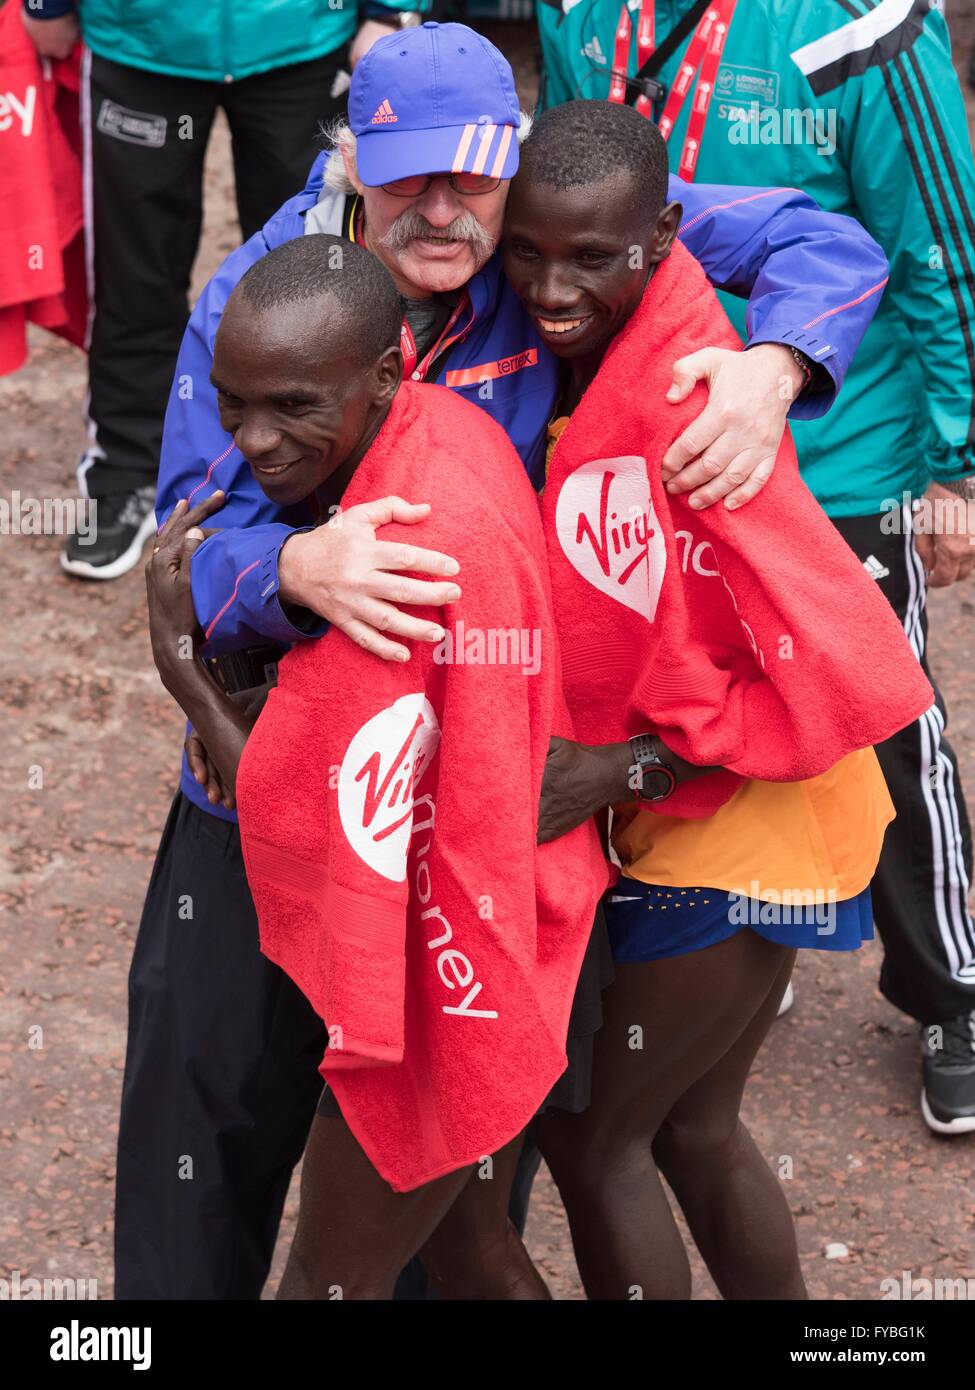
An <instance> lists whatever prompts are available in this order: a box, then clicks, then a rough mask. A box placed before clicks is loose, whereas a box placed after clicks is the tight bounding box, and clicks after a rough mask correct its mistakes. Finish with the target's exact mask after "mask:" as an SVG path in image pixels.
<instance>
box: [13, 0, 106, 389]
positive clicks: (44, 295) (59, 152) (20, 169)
mask: <svg viewBox="0 0 975 1390" xmlns="http://www.w3.org/2000/svg"><path fill="white" fill-rule="evenodd" d="M20 13H21V11H20V6H19V4H13V3H11V4H8V5H4V7H3V8H2V9H0V171H2V172H0V375H4V374H5V373H7V372H13V371H16V370H17V368H18V367H20V366H22V365H23V363H24V361H25V359H26V357H27V324H28V322H30V323H38V324H41V325H42V326H43V327H44V328H49V329H51V330H52V331H53V332H55V333H57V334H58V335H59V336H60V337H62V338H67V340H68V341H69V342H71V343H74V344H75V345H76V346H77V347H84V345H85V331H86V325H87V318H88V302H87V291H86V284H85V255H84V232H83V227H84V201H83V196H82V175H81V127H80V123H79V114H78V112H79V100H78V94H79V86H80V83H79V64H80V54H81V45H80V44H78V45H77V47H76V49H75V51H74V53H73V54H72V55H71V57H70V58H66V59H64V60H62V61H58V62H50V61H48V60H47V59H42V58H41V57H40V56H39V55H38V53H37V50H36V49H35V48H34V45H33V44H32V43H31V41H30V39H29V38H28V36H27V33H26V32H25V30H24V26H23V24H22V23H21V18H20Z"/></svg>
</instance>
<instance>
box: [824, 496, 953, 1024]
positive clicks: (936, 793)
mask: <svg viewBox="0 0 975 1390" xmlns="http://www.w3.org/2000/svg"><path fill="white" fill-rule="evenodd" d="M832 520H833V524H834V525H835V526H836V527H837V529H838V530H839V531H840V533H841V535H842V536H843V537H844V539H845V540H846V542H847V544H848V545H849V546H850V547H851V549H852V550H853V551H854V552H855V553H856V555H857V557H858V558H859V559H860V560H861V561H868V560H869V559H870V557H872V560H873V562H874V563H873V564H871V565H868V573H869V572H870V571H871V570H874V571H877V570H878V568H879V569H880V570H887V571H888V573H887V574H882V573H881V574H879V577H878V578H877V580H876V582H877V583H878V584H879V586H880V588H881V589H882V590H883V593H884V594H885V596H886V597H887V598H888V599H889V601H890V603H891V606H892V607H893V609H894V611H895V612H896V614H897V616H898V618H900V620H901V622H902V623H903V625H904V630H905V632H906V633H907V636H908V639H909V641H910V643H911V645H912V647H913V648H914V651H915V653H916V655H917V657H918V660H919V661H920V662H921V665H922V666H923V668H924V672H925V675H926V676H927V677H928V679H929V680H931V672H930V670H929V669H928V663H927V654H926V647H927V632H928V624H927V615H926V612H925V579H924V570H923V568H922V565H921V562H920V559H919V557H918V554H917V551H916V549H915V547H914V542H913V538H912V536H911V535H910V532H909V530H908V529H907V525H906V519H905V518H904V517H903V515H902V524H901V532H902V534H889V535H887V534H884V533H883V532H882V531H881V529H880V522H881V518H880V517H878V516H862V517H861V516H857V517H833V518H832ZM932 685H934V682H933V681H932ZM934 689H935V704H934V706H933V707H932V708H931V709H930V710H929V711H928V712H927V713H926V714H924V715H922V716H921V718H920V719H919V720H917V722H916V723H914V724H910V725H909V726H908V727H907V728H906V729H902V730H901V732H900V733H898V734H895V735H894V737H893V738H890V739H888V740H887V741H886V742H885V743H882V744H880V745H879V746H878V748H877V756H878V757H879V759H880V764H881V767H882V768H883V771H884V776H885V777H886V779H887V786H888V789H889V791H890V795H891V800H892V801H893V803H894V807H895V809H896V811H897V819H896V820H895V821H894V822H893V824H892V825H890V826H888V828H887V835H886V837H885V839H884V848H883V853H882V854H881V857H880V864H879V865H878V868H877V872H876V874H875V876H874V879H873V883H872V884H871V889H872V894H873V906H874V918H875V920H876V923H877V929H878V931H879V932H880V936H881V939H882V941H883V945H884V964H883V968H882V971H881V975H880V988H881V991H882V992H883V994H884V995H885V996H886V998H887V999H889V1000H890V1002H891V1003H892V1004H893V1005H894V1006H895V1008H898V1009H900V1010H902V1011H903V1012H904V1013H906V1014H910V1015H911V1016H912V1017H914V1018H916V1019H917V1020H918V1021H919V1022H922V1023H936V1022H940V1021H941V1020H944V1019H947V1018H953V1017H955V1016H956V1015H957V1014H960V1013H964V1012H965V1010H967V1009H972V1008H975V924H973V922H972V917H971V914H970V913H969V911H968V905H967V898H968V888H969V884H970V883H971V877H972V833H971V827H970V825H969V821H968V812H967V810H966V807H965V795H964V792H963V790H962V785H961V780H960V778H959V775H958V760H957V758H956V757H955V754H954V752H953V751H952V748H951V745H950V744H949V742H948V740H947V738H945V725H946V719H947V714H946V710H945V703H944V700H943V699H942V696H941V693H940V691H939V690H938V688H937V686H936V685H935V687H934Z"/></svg>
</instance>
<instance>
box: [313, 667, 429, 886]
mask: <svg viewBox="0 0 975 1390" xmlns="http://www.w3.org/2000/svg"><path fill="white" fill-rule="evenodd" d="M439 742H440V725H439V724H438V723H437V716H436V714H434V711H433V706H432V705H431V704H430V701H429V700H428V699H427V697H426V696H425V695H423V694H421V693H417V694H415V695H403V696H401V697H400V699H398V700H397V701H396V702H395V703H394V704H392V705H390V706H389V707H388V708H387V709H384V710H380V711H379V713H378V714H374V715H373V717H372V718H371V719H370V720H369V721H368V723H366V724H363V726H362V728H361V729H360V730H359V732H358V733H357V734H356V735H355V737H354V738H353V739H352V741H351V743H350V744H349V746H348V748H347V749H346V753H345V757H344V758H343V759H342V766H341V768H340V769H339V780H338V804H339V818H340V820H341V821H342V829H343V830H344V831H345V835H346V838H347V839H348V841H349V844H350V845H351V846H352V848H353V849H354V850H355V852H356V854H357V855H358V856H359V858H360V859H363V860H365V862H366V863H367V864H368V865H369V867H370V868H371V869H374V870H375V871H376V873H377V874H382V876H383V878H388V879H391V880H392V881H393V882H394V883H402V881H403V880H404V879H405V878H406V856H407V852H408V850H409V844H410V831H411V829H412V826H413V800H414V796H415V793H416V788H417V785H418V784H419V782H420V780H421V779H422V777H423V775H424V773H425V772H426V770H427V768H428V767H429V766H430V764H431V762H432V761H433V758H434V754H435V753H436V751H437V745H438V744H439Z"/></svg>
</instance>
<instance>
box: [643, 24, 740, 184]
mask: <svg viewBox="0 0 975 1390" xmlns="http://www.w3.org/2000/svg"><path fill="white" fill-rule="evenodd" d="M737 3H738V0H715V3H714V4H713V5H712V6H711V7H710V8H709V9H707V10H705V11H704V14H703V15H702V16H701V22H700V24H698V26H697V28H696V29H695V31H694V37H693V38H692V39H691V41H690V43H689V44H688V45H687V52H686V53H685V54H684V61H683V62H682V63H681V65H680V68H679V69H678V72H677V76H676V78H675V79H674V85H673V86H672V87H671V89H670V95H669V96H668V98H667V101H666V103H665V105H664V110H663V115H662V116H661V117H660V133H661V135H662V136H663V137H664V139H665V140H669V139H670V133H671V131H672V130H673V128H674V126H675V125H676V124H677V118H678V117H679V115H680V113H681V111H682V110H683V109H684V102H685V101H686V100H687V95H688V92H689V91H690V89H691V83H692V82H693V80H694V75H695V73H698V72H699V73H700V75H699V76H698V79H697V86H696V87H695V88H694V100H693V102H692V104H691V114H690V116H689V118H688V121H687V134H686V135H685V136H684V148H683V149H682V150H681V155H680V164H679V165H678V167H677V173H678V175H679V176H680V177H681V178H682V179H685V180H686V181H687V182H688V183H693V182H694V170H695V169H696V168H697V157H698V155H699V154H700V151H701V137H702V136H703V134H704V123H705V121H706V120H707V118H708V108H709V107H710V105H711V98H712V96H713V95H714V80H715V78H716V77H717V75H718V67H719V66H720V63H721V54H722V53H723V52H724V45H725V40H726V39H727V37H728V30H729V29H730V28H731V21H732V19H733V18H734V14H735V6H736V5H737Z"/></svg>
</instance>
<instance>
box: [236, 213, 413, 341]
mask: <svg viewBox="0 0 975 1390" xmlns="http://www.w3.org/2000/svg"><path fill="white" fill-rule="evenodd" d="M289 305H294V306H295V308H296V310H298V312H296V313H295V315H294V319H295V321H296V323H297V322H300V321H303V320H307V318H308V312H307V311H309V310H310V311H311V312H312V313H313V314H314V318H315V322H316V323H317V325H318V327H319V331H320V335H321V346H322V349H323V352H324V354H325V355H327V356H328V357H338V358H346V359H349V360H351V361H354V362H359V363H361V364H362V365H366V364H368V363H371V362H374V361H375V360H376V358H377V357H379V356H381V355H382V353H383V352H384V351H385V350H386V349H387V348H390V347H395V346H396V345H397V344H398V343H399V335H400V324H401V322H402V312H403V311H402V303H401V300H400V296H399V293H398V292H397V290H396V287H395V285H394V284H393V281H392V278H391V276H390V274H389V272H388V270H386V268H385V267H384V266H383V264H382V263H381V262H380V261H378V260H377V259H376V257H375V256H373V255H372V254H371V253H370V252H369V251H366V250H364V249H363V248H362V247H361V246H357V245H356V244H355V242H351V241H346V240H344V239H343V238H342V237H338V236H333V235H331V234H330V233H326V232H322V233H313V234H311V235H309V236H301V237H296V238H295V239H294V240H293V241H287V242H285V243H284V245H283V246H278V247H275V249H274V250H273V251H269V252H268V254H267V255H266V256H262V257H261V259H260V260H259V261H256V262H255V263H254V265H252V266H251V268H250V269H249V270H248V271H247V272H246V274H244V275H243V276H241V278H240V280H239V281H238V283H237V285H236V287H235V289H234V291H233V293H232V294H231V296H230V298H229V299H228V301H227V309H232V312H234V311H236V310H238V309H242V308H244V307H245V306H247V307H249V308H250V309H251V310H256V311H257V312H258V313H259V314H264V313H267V312H268V311H270V310H278V309H285V308H287V307H288V306H289ZM299 306H301V307H300V308H299ZM227 309H225V310H224V312H225V313H226V312H227ZM302 309H304V310H305V311H306V312H302ZM234 316H236V313H235V312H234Z"/></svg>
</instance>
